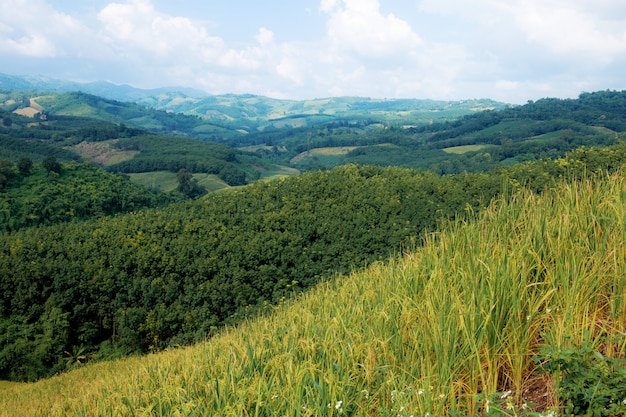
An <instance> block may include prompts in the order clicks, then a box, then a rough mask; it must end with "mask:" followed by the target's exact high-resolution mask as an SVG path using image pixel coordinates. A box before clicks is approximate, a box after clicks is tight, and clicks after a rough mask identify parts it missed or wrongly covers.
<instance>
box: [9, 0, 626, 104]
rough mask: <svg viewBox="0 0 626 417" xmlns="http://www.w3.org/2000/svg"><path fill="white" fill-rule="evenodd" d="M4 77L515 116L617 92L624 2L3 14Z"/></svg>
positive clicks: (411, 2)
mask: <svg viewBox="0 0 626 417" xmlns="http://www.w3.org/2000/svg"><path fill="white" fill-rule="evenodd" d="M0 72H2V73H6V74H11V75H35V76H45V77H50V78H55V79H62V80H69V81H78V82H91V81H110V82H112V83H115V84H129V85H132V86H134V87H139V88H157V87H169V86H182V87H192V88H196V89H199V90H203V91H206V92H207V93H210V94H225V93H235V94H248V93H249V94H259V95H265V96H269V97H274V98H283V99H297V100H302V99H313V98H326V97H335V96H361V97H372V98H422V99H427V98H428V99H436V100H464V99H474V98H490V99H494V100H498V101H504V102H508V103H516V104H523V103H526V102H527V101H528V100H537V99H540V98H544V97H557V98H570V97H577V96H578V95H579V94H580V93H581V92H592V91H598V90H607V89H610V90H623V89H626V1H624V0H263V1H260V0H220V1H214V0H206V1H201V0H174V1H172V0H116V1H111V0H0Z"/></svg>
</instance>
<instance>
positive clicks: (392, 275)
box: [0, 172, 626, 417]
mask: <svg viewBox="0 0 626 417" xmlns="http://www.w3.org/2000/svg"><path fill="white" fill-rule="evenodd" d="M625 191H626V180H625V179H624V173H623V172H621V173H618V174H617V175H611V176H608V177H607V176H597V177H595V176H594V177H593V178H587V179H583V180H582V181H575V182H573V183H570V182H559V183H558V186H557V187H556V188H555V189H553V190H547V191H545V192H544V193H542V194H541V195H538V194H537V193H535V192H532V191H530V190H520V192H514V193H512V195H509V196H508V197H507V198H501V199H499V200H497V201H494V202H493V203H492V204H491V205H490V207H489V208H487V210H485V211H484V212H482V213H471V212H469V211H468V215H467V216H464V217H463V218H460V219H458V220H457V221H453V222H446V223H445V224H444V225H442V227H441V228H440V229H439V230H438V231H437V232H436V233H432V234H428V235H427V236H425V237H424V239H423V242H424V244H423V246H421V247H419V248H417V249H416V250H415V251H407V252H403V253H402V254H398V256H397V257H394V258H393V259H390V260H389V261H388V262H385V263H382V262H377V263H374V264H372V265H370V267H368V268H367V269H364V270H360V271H357V272H355V273H352V274H350V275H349V276H340V277H337V278H336V279H333V280H329V281H327V282H323V283H321V284H319V285H318V286H316V287H315V288H313V289H312V290H311V291H310V292H307V293H306V294H302V295H300V296H299V297H297V298H295V299H293V300H289V301H286V302H284V303H282V304H281V305H279V306H277V307H276V308H274V309H272V310H270V311H268V314H266V315H265V316H263V317H257V318H254V319H250V320H246V321H245V322H243V323H240V325H238V326H236V327H228V328H226V329H224V330H223V331H221V332H220V333H219V334H215V335H214V337H212V338H211V339H209V340H207V341H205V342H203V343H199V344H197V345H195V346H192V347H186V348H180V349H168V350H167V351H164V352H160V353H158V354H154V355H148V356H144V357H132V358H127V359H125V360H122V361H115V362H104V363H96V364H88V365H86V366H81V367H79V368H77V369H75V370H72V371H70V372H67V373H65V374H62V375H59V376H57V377H55V378H53V379H50V380H44V381H39V382H37V383H33V384H8V385H7V384H5V385H4V386H0V390H1V392H0V415H6V416H22V415H35V416H62V415H120V416H130V415H155V416H165V415H170V416H171V415H216V416H217V415H219V416H237V415H243V416H307V417H310V416H320V415H324V416H325V415H328V416H342V415H352V416H359V417H361V416H373V415H375V416H382V417H392V416H393V417H397V416H402V417H408V416H411V415H413V416H445V415H450V413H451V412H454V413H456V414H453V415H455V416H462V415H472V416H481V417H486V416H491V415H501V416H505V415H507V414H506V413H509V415H511V414H513V413H512V412H511V410H507V409H506V403H507V401H509V400H510V401H511V405H512V406H513V407H514V408H513V410H514V412H515V413H517V414H518V415H523V414H525V415H542V416H556V414H555V413H554V412H553V411H550V410H551V408H552V406H558V402H557V399H556V397H555V396H553V391H552V387H551V385H550V384H549V383H548V381H546V380H545V379H544V378H543V377H542V376H541V375H540V374H537V372H538V371H540V370H539V369H537V365H536V362H535V360H534V359H535V358H536V357H537V356H538V355H539V352H540V350H541V347H542V346H544V345H546V344H550V345H554V346H565V345H566V344H567V345H568V346H580V345H581V342H582V341H584V340H587V339H588V338H589V335H592V337H594V340H601V339H600V338H598V339H596V338H595V336H593V335H603V336H606V339H604V340H605V341H606V342H608V343H606V344H604V343H600V344H599V345H595V344H594V349H595V350H597V351H602V352H603V355H604V356H605V357H611V358H618V357H623V354H624V351H625V346H624V343H623V333H624V331H625V330H626V321H625V315H624V312H625V311H626V298H625V297H624V294H625V293H624V290H625V287H624V276H625V275H626V263H625V262H624V260H625V259H626V258H625V255H626V252H625V251H626V247H625V244H624V242H626V239H625V236H624V232H625V230H626V229H625V228H624V219H626V212H625V208H626V202H625V201H624V198H625V197H626V192H625ZM197 203H199V202H196V203H194V204H197ZM243 208H244V207H242V209H243ZM188 226H189V227H190V229H192V230H193V228H194V227H196V226H197V223H189V224H188ZM135 237H136V240H135V243H138V244H139V246H142V244H143V242H142V241H141V240H140V239H139V237H138V236H137V235H135ZM118 238H119V239H126V237H124V236H118ZM131 243H132V241H128V244H131ZM149 245H150V243H148V246H149ZM164 261H166V260H164ZM96 269H98V266H96ZM166 279H167V278H166V277H164V278H163V279H161V280H160V281H157V282H155V285H157V286H159V288H160V291H162V292H163V293H167V290H168V289H169V288H170V287H169V285H167V286H165V284H166V283H167V282H169V281H166ZM89 284H90V285H91V286H96V283H95V282H90V283H89ZM101 285H102V284H101ZM24 290H26V288H24ZM80 290H81V291H84V290H85V287H84V286H83V287H81V288H80ZM194 290H195V291H196V292H197V293H202V292H204V291H206V287H204V286H198V287H194ZM152 296H153V294H149V295H148V293H146V297H152ZM146 301H147V300H146ZM142 305H143V304H142ZM79 307H80V306H79ZM79 307H77V308H79ZM162 311H163V314H166V312H169V311H170V310H169V309H168V310H162ZM187 311H189V310H187ZM128 315H131V312H130V311H129V312H128ZM617 337H620V338H621V339H617ZM618 340H621V342H619V343H617V341H618ZM613 342H615V343H613ZM74 346H80V344H75V345H74ZM109 348H110V346H109V347H107V349H109ZM529 388H536V389H540V391H539V392H538V394H539V395H536V396H535V397H532V398H530V397H527V394H528V392H529V391H528V389H529ZM509 390H510V391H511V392H510V394H507V393H508V392H509ZM495 393H498V394H495ZM505 394H507V395H506V397H505V398H503V399H500V397H502V396H504V395H505ZM544 394H545V396H544ZM496 395H497V398H494V397H495V396H496ZM533 398H535V399H539V400H541V401H542V402H541V403H539V402H535V403H533V402H532V399H533ZM544 398H545V399H544ZM487 399H490V401H491V403H490V404H487V402H486V401H485V400H487ZM498 401H502V403H500V404H499V403H498ZM524 404H526V406H527V409H526V410H523V406H524ZM486 405H489V407H488V408H489V413H487V407H485V406H486ZM501 405H502V406H501ZM531 412H532V413H534V414H531ZM513 415H514V414H513Z"/></svg>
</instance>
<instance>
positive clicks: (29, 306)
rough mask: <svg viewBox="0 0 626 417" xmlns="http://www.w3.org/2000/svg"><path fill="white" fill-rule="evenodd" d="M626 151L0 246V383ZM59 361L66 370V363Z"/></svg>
mask: <svg viewBox="0 0 626 417" xmlns="http://www.w3.org/2000/svg"><path fill="white" fill-rule="evenodd" d="M625 161H626V145H625V144H623V143H622V144H620V145H617V146H613V147H609V148H581V149H578V150H577V151H575V152H572V153H571V154H569V155H568V156H567V157H566V158H564V159H557V160H548V159H546V160H542V161H539V162H534V163H526V164H520V165H516V166H514V167H511V168H499V169H498V170H495V171H492V172H489V173H476V174H469V173H468V174H458V175H449V176H439V175H437V174H434V173H428V172H421V171H415V170H408V169H401V168H394V167H389V168H382V167H376V166H355V165H347V166H344V167H340V168H336V169H334V170H331V171H317V172H312V173H307V174H304V175H301V176H298V177H290V178H286V179H283V180H279V181H274V182H269V183H265V182H264V183H256V184H253V185H250V186H248V187H246V188H245V189H242V190H235V191H231V192H228V193H218V194H213V195H210V196H207V197H206V198H204V199H202V200H197V201H190V202H185V203H177V204H173V205H170V206H168V207H166V208H163V209H148V210H141V211H136V212H133V213H130V214H126V215H119V216H116V217H103V218H100V219H95V220H88V221H83V222H79V223H63V224H59V225H52V226H45V227H38V228H29V229H24V230H20V231H16V232H12V233H5V234H3V235H1V236H0V263H1V264H2V265H3V266H4V267H3V268H2V270H1V271H0V285H1V288H0V290H1V291H0V294H2V298H1V300H0V335H2V336H1V337H2V338H1V339H0V379H13V380H34V379H37V378H40V377H42V376H47V375H51V374H53V373H55V372H59V371H61V370H63V369H64V368H65V366H66V365H67V360H68V355H69V356H70V357H71V356H72V355H78V354H79V352H80V355H82V356H84V357H89V358H92V359H102V358H109V357H112V356H114V355H115V354H123V353H129V352H143V351H149V350H158V349H162V348H165V347H168V346H173V345H178V344H187V343H190V342H194V341H197V340H201V339H203V338H205V337H206V336H207V335H210V334H211V333H212V332H214V331H215V330H216V329H218V328H219V326H222V325H224V324H228V323H236V322H237V321H238V320H240V319H241V318H243V317H246V316H248V315H249V314H254V313H255V312H259V311H262V310H263V309H264V308H265V307H266V306H268V305H271V304H273V303H276V302H280V301H281V300H282V299H284V298H288V297H290V296H292V295H293V294H297V293H299V292H301V291H303V290H305V289H308V288H310V287H311V286H313V285H315V284H316V283H318V282H319V281H320V280H323V279H326V278H329V277H331V276H332V275H333V274H334V273H337V272H346V271H350V270H352V269H354V268H359V267H362V266H365V265H367V264H369V263H371V262H373V261H376V260H381V259H383V260H384V259H387V257H389V256H390V255H391V254H393V253H394V252H395V251H401V250H402V248H403V247H404V248H411V247H414V246H415V245H417V244H419V243H420V242H421V239H422V236H423V233H424V232H426V231H432V230H434V229H435V228H436V226H437V224H438V223H439V222H441V221H442V220H443V219H445V218H453V217H457V216H465V215H470V214H471V213H473V212H476V211H479V210H480V209H481V208H482V207H485V206H486V204H487V203H488V202H489V201H490V200H491V198H492V197H494V196H496V195H498V194H500V193H501V192H503V191H506V190H507V189H511V188H516V187H519V186H525V187H530V188H531V189H534V190H535V191H537V192H541V191H543V190H545V189H546V187H551V186H552V185H553V184H554V183H555V182H556V181H557V180H558V179H559V178H563V177H566V178H574V177H579V176H583V175H587V174H592V173H594V172H597V173H603V172H606V171H607V170H608V171H612V170H614V169H616V168H618V167H619V166H621V165H622V164H623V163H624V162H625ZM70 359H71V358H70Z"/></svg>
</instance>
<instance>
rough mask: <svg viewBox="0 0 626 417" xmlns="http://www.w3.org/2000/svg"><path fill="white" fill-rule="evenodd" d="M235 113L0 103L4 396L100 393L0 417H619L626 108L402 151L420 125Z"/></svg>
mask: <svg viewBox="0 0 626 417" xmlns="http://www.w3.org/2000/svg"><path fill="white" fill-rule="evenodd" d="M231 99H232V100H233V102H237V101H238V100H240V101H241V102H242V103H243V104H242V105H244V104H245V106H253V107H254V111H255V112H256V113H254V115H253V113H250V117H249V118H247V119H245V120H244V121H241V123H243V124H239V125H237V123H238V122H235V121H234V119H228V118H225V119H224V120H222V121H220V122H219V123H222V125H221V126H219V129H218V128H216V126H217V125H216V124H213V123H217V122H216V121H215V120H213V121H211V122H210V123H209V124H206V120H205V119H203V118H202V117H200V116H182V115H170V114H168V113H166V112H162V111H156V110H148V109H145V108H143V107H141V106H138V105H126V104H125V103H121V102H115V101H111V100H105V99H102V98H99V97H95V96H90V95H86V94H82V93H76V94H64V95H54V94H52V95H34V94H31V93H23V92H22V93H16V92H9V93H6V92H0V107H1V108H2V109H0V116H2V123H0V135H2V137H1V139H2V140H1V141H0V155H5V156H6V157H5V158H4V159H0V228H1V231H2V233H1V234H0V265H2V268H0V378H1V379H10V380H13V381H35V380H38V379H40V378H42V377H48V376H52V375H56V376H55V377H54V378H55V381H57V382H58V385H57V386H58V387H63V389H69V388H67V384H72V383H76V382H75V381H76V380H77V379H75V378H87V379H86V380H90V379H89V378H90V377H85V376H84V375H85V374H83V373H81V372H83V370H82V369H80V368H83V366H84V365H85V364H86V363H89V365H88V366H89V368H88V369H89V372H93V371H94V370H98V371H97V372H98V375H99V376H98V378H99V379H98V382H97V383H94V384H93V385H94V386H95V388H94V389H95V391H88V390H85V391H84V394H85V395H84V396H83V397H82V398H84V400H83V399H82V398H80V399H76V400H67V398H69V396H68V397H63V398H59V397H58V396H59V395H60V394H58V393H59V392H61V391H56V390H57V389H59V388H55V385H52V384H51V385H47V384H48V383H47V382H46V381H41V382H38V383H36V384H29V385H20V384H9V383H2V384H0V390H1V391H2V395H0V410H3V411H0V414H2V413H5V414H9V415H10V413H11V412H13V410H18V411H17V413H21V414H29V413H30V414H34V415H60V414H63V413H66V414H67V413H69V414H121V415H126V414H128V415H134V414H137V413H142V414H150V413H151V414H155V415H171V414H193V413H200V414H214V415H259V416H261V415H321V414H324V415H342V414H346V415H372V414H376V415H393V416H399V415H400V416H409V415H429V414H430V415H443V414H446V413H449V414H451V415H454V416H457V417H460V416H468V415H487V414H489V415H493V414H496V415H509V416H512V415H519V416H523V415H527V416H528V415H537V413H544V414H545V413H550V412H556V411H559V412H564V413H570V414H571V413H574V414H585V413H586V414H587V415H599V416H611V417H612V416H616V415H623V414H624V412H625V411H626V409H625V407H626V406H625V405H624V403H623V401H624V397H626V392H624V389H623V388H622V384H620V381H622V380H623V377H624V372H626V371H624V363H623V356H624V349H626V340H624V334H625V332H624V325H625V324H626V322H624V317H623V316H624V312H626V307H625V306H624V305H623V304H624V301H623V300H624V297H623V296H624V294H623V292H624V286H623V285H622V284H623V283H622V281H623V278H622V277H623V276H624V272H626V271H624V265H623V262H622V261H623V259H624V253H623V250H624V247H623V242H624V241H625V240H624V230H625V229H624V227H623V219H624V213H623V207H624V204H623V201H622V200H623V197H624V195H625V193H624V189H625V188H624V184H625V182H624V171H623V170H624V168H623V166H624V163H625V162H626V142H624V141H623V140H621V139H624V137H625V133H624V132H626V121H625V120H624V114H626V93H624V92H611V91H605V92H598V93H591V94H587V93H584V94H581V96H580V97H579V98H578V99H576V100H554V99H545V100H540V101H538V102H535V103H533V102H529V103H528V104H526V105H524V106H518V107H511V108H505V109H502V110H498V111H482V112H478V113H475V114H472V115H470V116H465V117H463V118H461V119H458V120H454V121H444V122H442V123H441V122H435V121H432V123H424V120H422V122H420V123H416V124H415V125H411V126H408V125H403V124H402V123H405V122H407V121H408V118H407V119H406V120H404V122H403V121H402V120H401V119H394V117H392V114H400V113H402V112H404V113H406V112H409V113H410V112H411V111H412V110H411V109H413V110H414V111H416V112H417V113H420V112H424V111H431V110H427V109H425V108H422V107H420V106H422V104H423V105H424V106H428V105H431V104H432V103H427V104H424V103H419V102H416V101H410V100H409V101H390V102H385V101H383V102H375V103H374V102H372V101H358V100H356V99H354V100H352V99H351V100H346V101H341V103H343V104H342V105H345V103H347V102H349V106H350V109H349V111H350V112H352V113H350V116H349V117H342V116H339V115H338V114H335V113H333V111H336V110H337V107H334V106H336V105H338V104H339V103H340V102H339V101H337V102H333V101H332V100H328V101H324V103H321V102H318V101H314V102H290V103H286V102H281V101H277V102H276V103H273V104H272V103H270V102H268V101H266V100H265V99H264V98H259V97H254V96H250V97H243V98H242V97H234V96H233V97H231ZM215 101H216V103H213V104H216V105H217V104H219V105H224V103H223V102H222V103H221V104H220V103H218V102H219V100H218V99H217V98H216V99H215ZM194 103H196V104H197V102H194ZM189 104H190V105H191V104H193V103H192V101H189ZM209 104H210V103H209V102H205V103H204V104H203V105H206V106H209ZM322 104H323V106H324V109H321V108H318V107H319V106H320V105H322ZM273 106H274V107H273ZM285 106H288V107H285ZM226 107H228V106H226ZM331 108H334V110H332V111H331V110H329V109H331ZM374 108H375V109H378V110H375V111H374V110H373V109H374ZM277 109H280V112H282V113H281V114H278V113H276V111H278V110H277ZM313 109H317V111H313ZM224 110H225V109H224ZM239 110H241V109H239ZM457 110H458V108H457ZM483 110H484V109H483ZM206 111H207V112H208V113H206V115H209V113H210V112H211V110H209V107H207V108H206ZM229 111H231V112H233V114H232V115H230V116H229V117H235V116H237V114H236V109H232V108H231V109H229ZM252 111H253V109H250V112H252ZM272 111H274V112H275V113H272V114H273V116H272V118H271V119H267V115H268V114H270V112H272ZM346 111H347V110H346ZM280 112H279V113H280ZM359 112H364V113H359ZM376 112H378V116H377V117H374V116H373V115H374V114H375V113H376ZM394 112H399V113H394ZM211 114H213V113H211ZM345 114H348V113H344V115H345ZM411 114H412V115H413V116H415V113H411ZM263 115H265V116H263ZM85 116H88V117H85ZM237 117H238V116H237ZM264 117H266V119H264V120H265V121H263V122H262V123H261V121H260V120H261V119H263V118H264ZM411 117H412V116H411ZM269 122H271V123H269ZM148 130H151V131H152V132H148ZM154 132H161V133H172V134H174V135H176V136H166V135H164V134H156V133H154ZM219 132H222V133H224V135H223V136H220V135H221V133H219ZM244 132H248V133H244ZM198 133H202V134H199V135H198ZM202 135H205V136H202ZM207 135H213V137H214V139H215V140H216V141H219V142H222V143H221V144H218V143H214V142H205V141H201V140H197V139H207V137H208V136H207ZM184 136H188V137H184ZM5 139H6V140H5ZM225 144H230V145H235V144H236V145H238V146H245V150H243V149H242V150H235V149H233V148H230V147H228V146H226V145H225ZM581 145H585V146H582V147H581ZM589 145H599V146H601V147H589ZM566 152H569V153H566ZM79 154H80V155H83V156H87V155H88V156H89V157H90V158H92V159H93V160H94V161H97V162H99V163H102V164H103V165H105V166H106V168H107V170H109V171H113V172H116V173H120V172H128V173H132V175H134V176H135V177H136V178H141V181H143V182H144V183H146V184H148V185H149V187H150V188H151V189H152V192H150V191H149V190H148V189H147V188H144V187H138V186H136V185H133V183H132V182H130V181H129V180H128V178H126V177H124V176H120V175H117V174H113V173H111V172H106V171H104V170H103V169H100V168H96V167H95V166H94V165H88V164H84V163H78V162H77V161H80V160H81V157H80V156H79ZM105 154H106V155H107V156H106V157H105V156H104V155H105ZM350 161H352V162H354V161H356V162H359V163H360V164H362V165H353V164H348V165H342V166H340V167H336V168H334V169H331V170H326V169H327V168H331V167H333V166H335V165H338V164H345V163H346V162H350ZM520 162H522V163H520ZM366 164H367V165H366ZM278 165H280V166H281V167H278ZM286 165H290V167H287V166H286ZM390 165H399V166H403V167H411V168H416V167H417V168H421V169H422V171H416V170H412V169H407V168H399V167H397V166H394V167H392V166H390ZM293 167H298V168H299V169H302V170H304V171H307V170H308V171H311V172H308V173H305V174H303V175H301V176H298V177H291V178H282V179H278V180H276V181H272V182H256V183H254V184H251V185H248V186H247V187H245V188H244V187H240V188H237V189H233V190H231V191H229V192H226V193H215V194H210V195H207V196H203V197H202V198H200V197H201V196H202V195H203V194H204V192H205V191H206V190H207V189H209V188H210V189H211V190H217V189H219V188H223V187H228V186H233V185H243V184H246V183H248V182H250V181H253V180H256V179H259V178H261V177H267V178H271V177H272V176H279V177H280V176H283V175H285V174H289V173H292V172H297V171H295V170H294V168H293ZM166 171H167V172H166ZM150 172H154V173H158V174H156V175H158V176H160V177H163V178H165V177H167V178H166V179H164V180H163V181H169V183H170V184H169V185H168V187H169V189H172V190H174V191H172V193H171V194H170V195H167V196H166V195H164V194H160V193H157V190H158V188H159V187H160V183H159V184H157V183H155V182H154V181H155V179H154V178H155V177H152V178H147V177H146V176H145V175H147V173H150ZM441 174H448V175H441ZM209 181H210V182H211V185H210V186H205V185H203V184H207V183H208V182H209ZM184 198H186V199H189V200H188V201H185V202H177V203H174V201H175V200H181V199H184ZM490 202H491V203H490ZM165 203H167V204H169V205H168V206H167V207H162V205H163V204H165ZM34 226H37V227H34ZM433 232H435V233H434V234H433ZM422 244H423V247H420V246H421V245H422ZM390 256H391V259H389V257H390ZM359 268H368V269H363V270H361V272H358V273H352V271H354V270H355V269H359ZM338 274H341V275H338ZM333 277H335V278H333ZM320 283H321V284H320ZM312 288H313V290H312V291H311V292H310V293H309V292H308V290H310V289H312ZM276 305H278V307H275V306H276ZM242 323H243V324H242ZM236 324H240V326H238V327H236V328H232V327H229V328H227V329H224V326H230V325H236ZM207 337H210V338H211V339H210V340H209V341H208V342H204V343H202V344H200V345H198V346H196V347H193V348H186V349H184V350H181V351H177V352H166V353H161V354H159V355H158V356H156V355H155V356H149V357H144V358H142V359H128V360H127V361H126V362H111V363H101V364H97V363H98V362H102V361H104V360H107V359H112V358H117V357H121V356H127V355H129V354H132V353H146V352H157V351H162V350H163V349H168V348H172V347H177V346H183V345H190V344H192V343H196V342H200V341H203V340H205V339H206V338H207ZM191 364H195V365H194V366H191ZM86 369H87V368H86ZM72 370H75V371H72ZM66 371H72V372H68V373H67V374H66V375H58V374H64V373H65V372H66ZM117 378H122V379H117ZM120 381H124V382H123V383H124V384H126V385H125V389H124V390H123V391H120V389H119V383H120ZM81 387H82V388H84V384H81ZM82 388H81V389H82ZM65 392H70V393H71V392H72V391H71V389H69V391H65ZM33 395H34V396H35V397H33ZM63 395H69V394H65V393H64V394H63ZM100 395H102V396H103V397H99V396H100ZM37 396H39V397H37ZM108 397H110V398H115V400H114V401H113V402H107V401H103V400H102V398H108ZM83 401H85V402H83ZM18 403H23V405H20V406H18V407H16V406H15V405H16V404H18ZM23 407H26V408H23ZM57 407H58V408H57ZM551 407H552V409H553V410H554V411H550V412H549V411H548V410H550V409H551ZM5 410H8V411H5ZM536 412H537V413H536ZM548 415H550V414H548ZM552 415H554V414H552Z"/></svg>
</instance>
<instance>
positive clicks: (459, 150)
mask: <svg viewBox="0 0 626 417" xmlns="http://www.w3.org/2000/svg"><path fill="white" fill-rule="evenodd" d="M490 146H493V145H463V146H451V147H449V148H444V149H443V151H444V152H446V153H453V154H457V155H462V154H464V153H468V152H475V151H480V150H481V149H485V148H488V147H490Z"/></svg>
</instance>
